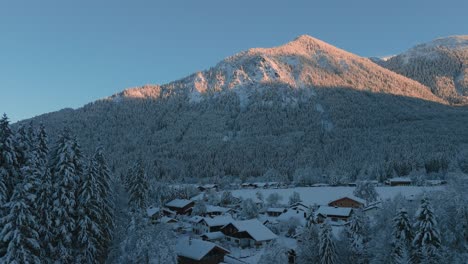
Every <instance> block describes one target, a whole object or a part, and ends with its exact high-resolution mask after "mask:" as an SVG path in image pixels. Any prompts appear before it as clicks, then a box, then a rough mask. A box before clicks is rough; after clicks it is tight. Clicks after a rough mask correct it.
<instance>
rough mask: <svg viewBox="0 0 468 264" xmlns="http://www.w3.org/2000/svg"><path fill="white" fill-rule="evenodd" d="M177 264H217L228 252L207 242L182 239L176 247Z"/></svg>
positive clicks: (221, 261)
mask: <svg viewBox="0 0 468 264" xmlns="http://www.w3.org/2000/svg"><path fill="white" fill-rule="evenodd" d="M175 249H176V253H177V263H178V264H219V263H223V261H224V257H225V256H226V255H227V254H229V253H230V252H229V250H227V249H225V248H223V247H221V246H218V245H216V244H214V243H212V242H209V241H203V240H201V239H192V238H184V239H181V240H179V242H178V243H177V245H176V248H175Z"/></svg>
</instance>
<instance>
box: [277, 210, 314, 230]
mask: <svg viewBox="0 0 468 264" xmlns="http://www.w3.org/2000/svg"><path fill="white" fill-rule="evenodd" d="M277 220H278V222H283V223H288V222H290V221H291V220H295V221H297V222H298V223H299V224H301V225H302V226H305V225H306V223H307V213H306V212H304V211H301V210H293V209H288V210H286V211H285V212H284V213H282V214H281V215H280V216H278V218H277Z"/></svg>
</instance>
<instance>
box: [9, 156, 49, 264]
mask: <svg viewBox="0 0 468 264" xmlns="http://www.w3.org/2000/svg"><path fill="white" fill-rule="evenodd" d="M22 174H24V178H23V181H22V182H20V183H18V184H17V185H16V186H15V188H14V192H13V196H12V197H11V200H10V201H9V202H8V203H6V204H5V205H4V208H5V209H6V211H7V215H6V216H4V217H2V219H1V220H0V222H1V225H0V226H2V227H3V228H2V230H1V232H0V237H1V238H2V240H3V242H4V243H6V246H7V247H6V252H5V255H4V256H3V258H2V263H15V264H16V263H41V259H40V256H41V246H40V242H39V233H38V229H39V227H38V225H37V220H36V218H35V213H34V208H33V207H32V205H33V204H34V202H35V195H34V194H33V193H32V192H33V190H32V186H33V184H31V182H30V181H32V180H34V178H35V177H37V176H38V170H37V169H36V168H34V164H33V163H32V162H28V165H27V166H25V167H24V168H23V169H22Z"/></svg>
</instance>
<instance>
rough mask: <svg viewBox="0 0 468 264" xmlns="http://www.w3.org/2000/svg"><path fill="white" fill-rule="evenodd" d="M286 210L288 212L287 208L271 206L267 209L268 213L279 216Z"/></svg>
mask: <svg viewBox="0 0 468 264" xmlns="http://www.w3.org/2000/svg"><path fill="white" fill-rule="evenodd" d="M284 212H286V208H276V207H270V208H268V209H267V210H266V214H267V215H268V216H271V217H278V216H280V215H281V214H282V213H284Z"/></svg>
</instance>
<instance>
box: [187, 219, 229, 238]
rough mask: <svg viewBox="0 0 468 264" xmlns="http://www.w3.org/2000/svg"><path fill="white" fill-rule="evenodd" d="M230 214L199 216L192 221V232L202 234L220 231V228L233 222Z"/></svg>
mask: <svg viewBox="0 0 468 264" xmlns="http://www.w3.org/2000/svg"><path fill="white" fill-rule="evenodd" d="M233 221H234V219H232V217H231V216H229V215H228V216H216V217H213V218H211V217H201V218H197V219H195V220H194V222H193V223H192V229H193V233H195V234H197V235H202V234H205V233H212V232H217V231H220V230H221V228H222V227H223V226H225V225H227V224H229V223H231V222H233Z"/></svg>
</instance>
